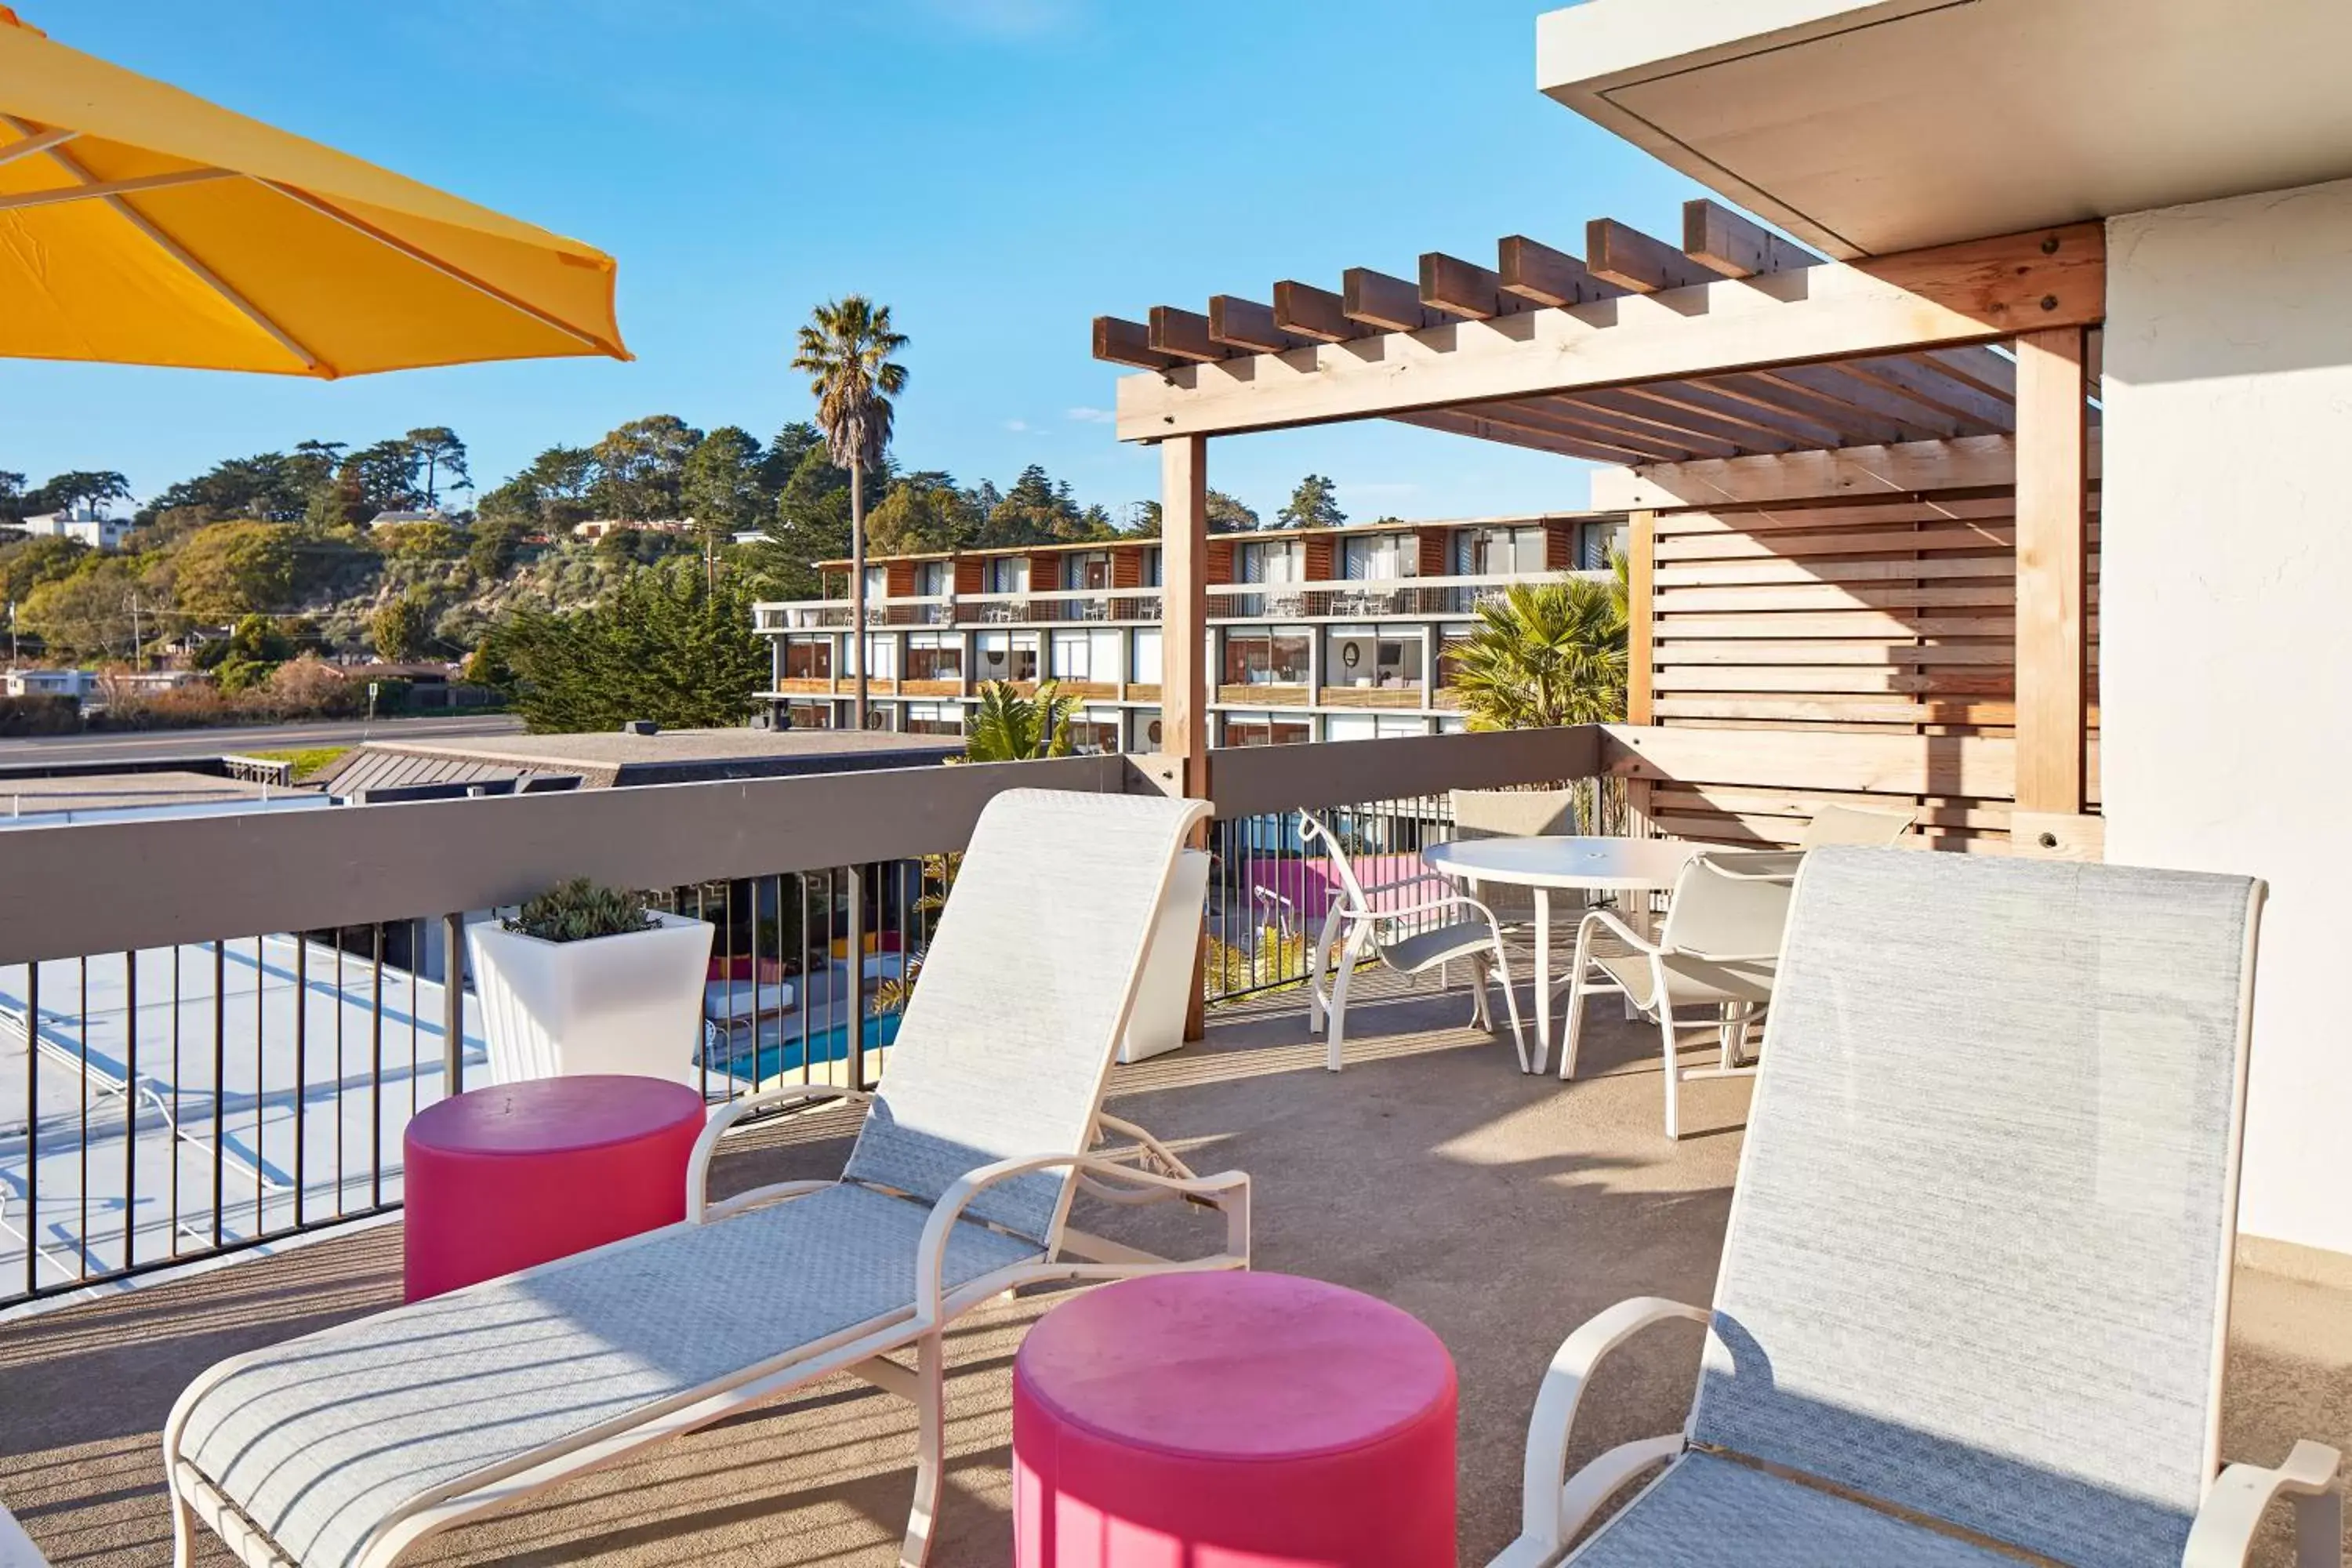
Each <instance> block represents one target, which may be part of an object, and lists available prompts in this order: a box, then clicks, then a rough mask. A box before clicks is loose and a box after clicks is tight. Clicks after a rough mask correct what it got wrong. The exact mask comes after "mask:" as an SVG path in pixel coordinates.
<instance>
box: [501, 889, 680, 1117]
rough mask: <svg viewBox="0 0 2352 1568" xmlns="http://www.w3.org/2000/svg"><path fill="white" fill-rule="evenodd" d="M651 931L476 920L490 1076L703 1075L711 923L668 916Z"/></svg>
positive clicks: (661, 916) (513, 1078) (512, 1078)
mask: <svg viewBox="0 0 2352 1568" xmlns="http://www.w3.org/2000/svg"><path fill="white" fill-rule="evenodd" d="M654 918H655V919H656V921H659V922H660V923H659V924H658V925H656V926H655V927H654V928H653V929H651V930H649V931H625V932H624V933H622V934H621V935H619V936H600V937H592V938H590V939H589V940H588V941H586V942H544V941H541V939H540V938H538V937H535V936H525V935H524V934H523V933H522V932H520V931H508V930H507V929H506V928H505V927H504V926H501V925H498V924H495V923H485V924H481V925H476V926H471V927H468V928H467V932H466V948H467V953H468V955H469V956H470V958H471V960H472V963H473V970H474V991H475V994H476V995H477V996H478V997H479V998H480V1001H481V1005H482V1032H483V1034H484V1035H485V1036H487V1037H488V1041H489V1047H490V1081H491V1082H492V1083H514V1082H517V1081H519V1080H520V1079H533V1078H570V1077H575V1076H577V1075H579V1074H581V1073H635V1074H638V1075H641V1076H643V1077H646V1078H659V1079H669V1080H670V1081H671V1082H673V1083H693V1082H695V1081H697V1074H696V1071H695V1052H696V1051H697V1050H698V1048H699V1047H700V1046H701V1043H702V994H703V990H702V988H703V985H704V983H705V981H706V979H707V978H708V975H709V968H710V938H711V928H710V925H709V922H708V921H698V920H689V919H688V918H687V917H686V916H684V915H670V914H661V913H659V912H656V915H655V917H654Z"/></svg>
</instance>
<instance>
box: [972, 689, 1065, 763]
mask: <svg viewBox="0 0 2352 1568" xmlns="http://www.w3.org/2000/svg"><path fill="white" fill-rule="evenodd" d="M1077 711H1078V700H1077V699H1076V698H1075V697H1065V696H1063V695H1062V692H1061V689H1060V688H1059V687H1058V686H1056V685H1055V683H1054V682H1052V681H1050V680H1048V681H1046V682H1045V683H1044V684H1043V685H1041V686H1039V687H1038V688H1037V695H1036V696H1034V697H1024V696H1022V695H1021V693H1020V691H1019V689H1016V688H1015V687H1014V686H1013V683H1012V682H1011V681H1008V680H990V681H983V682H982V685H981V688H980V702H979V704H978V705H977V706H976V707H974V708H973V709H972V710H971V718H970V719H969V720H968V721H965V724H964V731H963V754H964V760H965V761H966V762H972V763H1025V762H1031V761H1034V760H1035V759H1037V758H1039V757H1066V756H1068V755H1069V754H1070V721H1071V720H1072V719H1074V718H1076V716H1077Z"/></svg>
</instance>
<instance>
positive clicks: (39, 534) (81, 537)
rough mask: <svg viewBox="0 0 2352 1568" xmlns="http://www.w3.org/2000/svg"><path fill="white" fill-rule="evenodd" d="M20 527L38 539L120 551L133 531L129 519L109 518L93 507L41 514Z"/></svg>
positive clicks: (27, 519) (17, 524)
mask: <svg viewBox="0 0 2352 1568" xmlns="http://www.w3.org/2000/svg"><path fill="white" fill-rule="evenodd" d="M16 527H18V528H21V529H23V530H24V531H26V533H28V534H31V535H33V536H34V537H35V538H49V539H71V540H74V541H77V542H79V543H82V544H87V545H89V547H90V548H91V549H92V550H116V549H120V548H121V544H122V541H123V540H124V539H125V538H126V537H127V536H128V535H129V534H130V532H131V521H130V520H129V519H127V518H120V517H107V516H105V515H104V514H102V513H100V512H99V511H96V510H93V509H91V508H89V507H75V508H73V509H72V510H68V511H45V512H40V513H37V515H35V516H32V517H28V518H26V519H24V520H23V521H20V522H18V523H16Z"/></svg>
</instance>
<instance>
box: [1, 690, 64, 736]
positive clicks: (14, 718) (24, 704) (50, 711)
mask: <svg viewBox="0 0 2352 1568" xmlns="http://www.w3.org/2000/svg"><path fill="white" fill-rule="evenodd" d="M80 728H81V704H80V703H79V702H78V701H76V700H74V699H73V698H70V697H0V736H7V737H11V738H13V737H16V736H19V735H70V734H72V733H74V732H75V731H78V730H79V729H80Z"/></svg>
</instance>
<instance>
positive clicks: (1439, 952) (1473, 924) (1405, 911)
mask: <svg viewBox="0 0 2352 1568" xmlns="http://www.w3.org/2000/svg"><path fill="white" fill-rule="evenodd" d="M1298 837H1299V842H1300V845H1301V847H1304V848H1306V849H1307V850H1308V851H1309V852H1310V853H1311V852H1312V850H1313V848H1314V847H1315V844H1316V842H1317V841H1318V839H1319V840H1320V841H1321V842H1322V844H1323V847H1324V852H1325V854H1327V855H1328V857H1329V858H1330V861H1331V870H1332V874H1333V875H1334V876H1336V877H1337V878H1338V879H1339V897H1338V898H1337V899H1335V900H1332V902H1331V907H1330V909H1329V910H1328V912H1327V913H1326V914H1325V915H1324V917H1323V929H1322V931H1321V932H1320V933H1319V934H1318V936H1317V937H1316V939H1315V951H1314V952H1313V953H1312V954H1311V955H1310V956H1309V959H1308V968H1307V987H1308V992H1309V996H1308V1001H1307V1032H1308V1033H1309V1034H1321V1035H1323V1036H1325V1037H1326V1039H1325V1042H1324V1047H1323V1065H1324V1066H1325V1067H1326V1068H1329V1069H1330V1070H1331V1071H1333V1072H1338V1071H1339V1064H1340V1058H1341V1056H1342V1054H1343V1052H1344V1049H1345V1047H1346V1042H1347V1029H1348V986H1349V981H1350V980H1351V979H1352V978H1353V976H1354V975H1355V973H1356V966H1357V965H1358V964H1360V963H1363V962H1365V961H1366V960H1368V959H1373V958H1377V959H1378V960H1379V961H1380V962H1381V963H1382V964H1383V965H1385V966H1386V967H1388V968H1389V969H1391V970H1393V971H1395V972H1396V973H1399V974H1402V975H1404V976H1406V977H1408V978H1412V977H1415V976H1419V975H1423V974H1426V973H1429V972H1430V971H1431V970H1433V969H1441V968H1443V967H1444V965H1446V964H1448V963H1452V962H1453V961H1454V960H1455V959H1458V958H1466V959H1468V960H1469V961H1470V1024H1471V1026H1472V1027H1473V1028H1479V1029H1485V1030H1486V1031H1488V1032H1489V1033H1492V1032H1493V1030H1494V1027H1495V1016H1494V1010H1493V1009H1492V1008H1491V1007H1489V1006H1488V1005H1487V1004H1486V981H1487V977H1488V975H1489V974H1490V973H1491V974H1492V975H1493V977H1494V978H1495V979H1496V981H1497V982H1499V983H1500V984H1501V986H1502V991H1503V1005H1504V1006H1505V1007H1506V1008H1507V1009H1508V1010H1509V1013H1510V1016H1511V1043H1512V1045H1513V1047H1515V1048H1516V1049H1517V1052H1518V1056H1519V1070H1520V1071H1521V1072H1525V1071H1527V1070H1528V1039H1527V1035H1526V1033H1525V1031H1524V1030H1522V1029H1521V1028H1520V1026H1519V999H1518V996H1517V994H1516V993H1515V992H1513V991H1512V989H1511V965H1510V960H1509V959H1508V958H1507V957H1505V956H1504V952H1503V930H1502V927H1501V925H1500V924H1499V923H1498V922H1497V921H1496V919H1495V913H1494V911H1493V910H1489V909H1488V908H1487V907H1486V905H1484V904H1482V903H1480V902H1479V901H1478V900H1475V899H1474V898H1472V897H1470V896H1469V895H1468V894H1466V893H1464V892H1462V891H1460V890H1459V889H1456V888H1455V887H1454V884H1452V883H1451V882H1449V881H1447V880H1446V879H1444V878H1443V877H1441V876H1439V875H1438V874H1437V873H1436V872H1434V871H1428V870H1424V871H1423V872H1421V873H1420V874H1418V875H1416V876H1412V877H1400V878H1396V879H1391V880H1390V881H1386V882H1376V883H1373V884H1371V885H1370V886H1369V887H1367V886H1365V885H1364V884H1362V883H1360V882H1359V881H1358V880H1357V879H1356V869H1355V868H1354V867H1353V866H1351V865H1349V862H1348V851H1347V848H1346V847H1345V846H1343V845H1342V844H1340V842H1339V836H1338V835H1337V834H1334V833H1333V832H1332V831H1331V829H1330V828H1329V827H1328V826H1325V825H1324V823H1323V822H1322V821H1321V820H1320V819H1319V818H1318V817H1317V816H1315V814H1314V813H1312V812H1306V811H1302V812H1300V813H1299V814H1298ZM1408 888H1423V889H1425V890H1426V892H1427V893H1428V895H1429V896H1428V897H1425V898H1421V899H1418V900H1415V901H1413V902H1410V903H1404V904H1397V905H1392V906H1391V907H1389V908H1386V909H1381V908H1376V907H1374V904H1373V896H1374V895H1377V894H1382V893H1394V892H1401V891H1402V890H1403V889H1408ZM1441 914H1454V915H1456V916H1458V917H1459V918H1456V919H1454V920H1450V921H1446V922H1445V923H1444V924H1442V925H1434V926H1430V925H1425V924H1423V922H1425V921H1427V920H1428V919H1429V917H1431V916H1433V915H1441ZM1414 925H1422V929H1420V930H1417V931H1416V930H1412V929H1410V928H1411V927H1412V926H1414ZM1327 969H1328V970H1330V971H1331V985H1330V989H1329V990H1328V992H1327V991H1326V990H1325V989H1324V985H1323V980H1324V975H1325V973H1326V972H1327Z"/></svg>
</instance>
